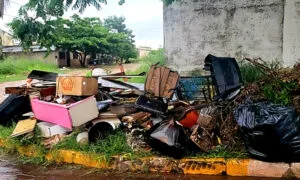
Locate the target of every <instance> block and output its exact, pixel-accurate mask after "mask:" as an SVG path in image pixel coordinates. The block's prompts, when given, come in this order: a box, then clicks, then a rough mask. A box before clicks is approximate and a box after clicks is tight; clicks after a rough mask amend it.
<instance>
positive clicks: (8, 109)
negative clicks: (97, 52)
mask: <svg viewBox="0 0 300 180" xmlns="http://www.w3.org/2000/svg"><path fill="white" fill-rule="evenodd" d="M30 111H31V106H30V100H29V96H28V95H14V94H13V95H9V96H8V97H7V98H6V99H5V100H4V101H3V102H2V103H1V104H0V124H2V125H9V124H11V123H12V121H17V120H18V118H20V117H21V116H22V114H25V113H28V112H30Z"/></svg>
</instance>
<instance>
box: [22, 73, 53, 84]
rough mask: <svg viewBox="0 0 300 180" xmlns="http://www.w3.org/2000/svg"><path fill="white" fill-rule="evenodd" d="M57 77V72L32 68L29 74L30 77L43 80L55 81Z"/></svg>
mask: <svg viewBox="0 0 300 180" xmlns="http://www.w3.org/2000/svg"><path fill="white" fill-rule="evenodd" d="M56 77H57V73H53V72H46V71H39V70H32V71H31V72H30V74H29V75H28V76H27V78H28V79H37V80H42V81H49V82H55V81H56Z"/></svg>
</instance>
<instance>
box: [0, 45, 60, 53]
mask: <svg viewBox="0 0 300 180" xmlns="http://www.w3.org/2000/svg"><path fill="white" fill-rule="evenodd" d="M50 49H51V51H55V47H54V46H53V47H51V48H50ZM30 51H31V52H46V51H47V48H41V47H40V46H31V47H30ZM2 52H3V53H18V52H23V47H22V46H3V50H2Z"/></svg>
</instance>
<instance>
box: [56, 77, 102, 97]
mask: <svg viewBox="0 0 300 180" xmlns="http://www.w3.org/2000/svg"><path fill="white" fill-rule="evenodd" d="M56 89H57V93H58V94H62V95H72V96H92V95H96V94H97V93H98V79H97V78H94V77H81V76H60V77H57V79H56Z"/></svg>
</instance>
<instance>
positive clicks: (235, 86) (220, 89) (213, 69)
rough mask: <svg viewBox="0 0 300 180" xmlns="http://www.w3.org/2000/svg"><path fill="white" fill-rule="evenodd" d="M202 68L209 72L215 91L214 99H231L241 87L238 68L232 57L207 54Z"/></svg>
mask: <svg viewBox="0 0 300 180" xmlns="http://www.w3.org/2000/svg"><path fill="white" fill-rule="evenodd" d="M204 70H207V71H210V73H211V78H212V84H213V86H214V88H215V91H216V95H215V96H214V100H220V99H221V100H227V99H231V98H232V97H234V96H235V95H237V93H238V92H239V90H240V88H241V87H242V77H241V72H240V68H239V66H238V64H237V62H236V60H235V59H234V58H228V57H216V56H213V55H211V54H209V55H208V56H207V57H206V58H205V64H204Z"/></svg>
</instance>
